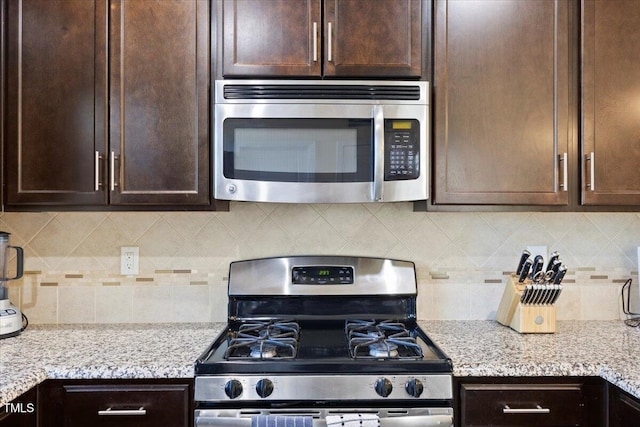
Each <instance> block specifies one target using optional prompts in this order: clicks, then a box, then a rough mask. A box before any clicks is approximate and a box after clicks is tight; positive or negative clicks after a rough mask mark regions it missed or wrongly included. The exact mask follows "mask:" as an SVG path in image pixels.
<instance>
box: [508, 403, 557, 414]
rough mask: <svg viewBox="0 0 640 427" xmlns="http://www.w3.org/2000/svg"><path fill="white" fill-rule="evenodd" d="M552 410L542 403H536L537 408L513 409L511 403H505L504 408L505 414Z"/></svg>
mask: <svg viewBox="0 0 640 427" xmlns="http://www.w3.org/2000/svg"><path fill="white" fill-rule="evenodd" d="M550 412H551V409H549V408H543V407H542V406H540V405H536V407H535V408H522V409H512V408H510V407H509V405H504V408H502V413H503V414H548V413H550Z"/></svg>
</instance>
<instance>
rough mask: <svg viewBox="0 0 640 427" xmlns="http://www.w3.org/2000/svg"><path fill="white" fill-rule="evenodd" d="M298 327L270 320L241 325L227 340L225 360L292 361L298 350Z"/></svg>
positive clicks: (289, 322)
mask: <svg viewBox="0 0 640 427" xmlns="http://www.w3.org/2000/svg"><path fill="white" fill-rule="evenodd" d="M299 334H300V326H299V325H298V324H297V323H296V322H291V321H284V320H271V321H267V322H248V323H243V324H242V325H240V327H239V328H238V330H237V332H235V333H233V334H232V335H231V337H230V338H229V347H228V348H227V351H226V352H225V355H224V358H225V359H292V358H294V357H296V354H297V350H298V337H299Z"/></svg>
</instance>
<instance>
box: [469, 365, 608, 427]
mask: <svg viewBox="0 0 640 427" xmlns="http://www.w3.org/2000/svg"><path fill="white" fill-rule="evenodd" d="M457 390H458V396H457V398H458V404H457V405H456V406H457V413H456V425H457V426H461V427H462V426H464V427H471V426H474V427H484V426H486V427H489V426H494V427H497V426H532V427H533V426H536V427H538V426H554V427H565V426H593V427H596V426H597V427H602V426H604V425H606V424H605V414H606V402H607V392H606V385H605V382H604V381H603V380H602V379H601V378H573V377H535V378H522V377H520V378H511V377H509V378H502V377H501V378H493V377H492V378H465V379H460V380H459V381H458V385H457Z"/></svg>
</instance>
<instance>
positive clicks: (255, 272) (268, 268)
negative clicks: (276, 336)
mask: <svg viewBox="0 0 640 427" xmlns="http://www.w3.org/2000/svg"><path fill="white" fill-rule="evenodd" d="M326 265H331V266H344V267H350V268H352V269H353V272H354V275H355V277H354V280H353V283H347V284H342V283H339V282H331V281H330V280H329V278H327V280H326V281H325V282H324V283H320V282H307V283H304V284H296V283H294V281H293V276H292V274H294V273H292V272H293V271H294V267H299V266H326ZM229 274H230V277H233V281H230V282H229V295H234V296H240V295H264V296H267V295H271V296H275V295H291V296H294V295H296V296H302V295H403V294H415V293H416V289H417V283H416V272H415V266H414V264H413V263H412V262H409V261H401V260H392V259H382V258H364V257H347V256H292V257H281V258H263V259H255V260H247V261H243V262H234V263H232V264H231V266H230V267H229ZM257 284H258V285H257ZM328 285H329V286H328Z"/></svg>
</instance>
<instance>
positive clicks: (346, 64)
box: [324, 0, 427, 77]
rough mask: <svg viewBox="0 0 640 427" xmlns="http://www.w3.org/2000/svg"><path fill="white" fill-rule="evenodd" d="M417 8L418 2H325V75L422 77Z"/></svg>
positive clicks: (418, 8)
mask: <svg viewBox="0 0 640 427" xmlns="http://www.w3.org/2000/svg"><path fill="white" fill-rule="evenodd" d="M421 6H422V5H421V0H376V1H375V2H371V1H369V0H325V26H324V45H325V51H324V55H325V65H324V74H325V75H326V76H336V77H337V76H340V77H357V76H362V77H420V76H421V72H422V7H421ZM426 60H427V59H426V58H425V61H426Z"/></svg>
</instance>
